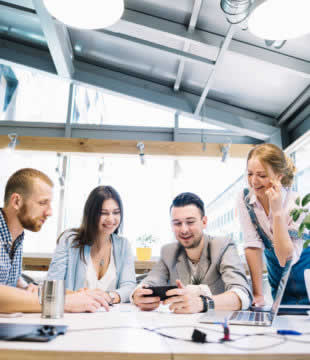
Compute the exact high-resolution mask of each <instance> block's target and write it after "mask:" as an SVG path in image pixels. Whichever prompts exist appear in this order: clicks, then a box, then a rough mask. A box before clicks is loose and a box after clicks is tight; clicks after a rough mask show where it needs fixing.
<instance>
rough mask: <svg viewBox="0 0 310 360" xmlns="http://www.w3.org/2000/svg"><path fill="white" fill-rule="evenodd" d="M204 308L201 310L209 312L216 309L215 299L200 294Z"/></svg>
mask: <svg viewBox="0 0 310 360" xmlns="http://www.w3.org/2000/svg"><path fill="white" fill-rule="evenodd" d="M200 297H201V300H202V304H203V308H202V311H201V312H207V311H212V310H214V300H213V299H212V298H210V297H209V296H204V295H200Z"/></svg>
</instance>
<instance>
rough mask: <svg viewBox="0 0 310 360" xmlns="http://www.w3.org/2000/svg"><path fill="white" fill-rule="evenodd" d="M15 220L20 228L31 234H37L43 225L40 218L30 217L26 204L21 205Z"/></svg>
mask: <svg viewBox="0 0 310 360" xmlns="http://www.w3.org/2000/svg"><path fill="white" fill-rule="evenodd" d="M17 218H18V220H19V222H20V223H21V225H22V227H23V228H24V229H26V230H30V231H33V232H38V231H40V230H41V228H42V225H43V223H42V222H41V219H42V217H39V216H37V217H34V218H33V217H31V216H30V215H29V211H28V207H27V205H26V204H23V205H22V207H21V208H20V210H19V212H18V213H17ZM44 220H45V219H44Z"/></svg>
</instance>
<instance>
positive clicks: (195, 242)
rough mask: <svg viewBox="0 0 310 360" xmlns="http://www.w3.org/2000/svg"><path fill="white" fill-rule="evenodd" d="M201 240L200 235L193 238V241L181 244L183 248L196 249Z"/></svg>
mask: <svg viewBox="0 0 310 360" xmlns="http://www.w3.org/2000/svg"><path fill="white" fill-rule="evenodd" d="M201 240H202V236H201V237H199V238H194V240H193V242H192V243H191V244H189V245H187V246H186V245H183V244H182V245H183V247H184V248H185V249H196V248H197V247H198V246H199V245H200V243H201Z"/></svg>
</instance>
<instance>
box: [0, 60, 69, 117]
mask: <svg viewBox="0 0 310 360" xmlns="http://www.w3.org/2000/svg"><path fill="white" fill-rule="evenodd" d="M4 68H6V69H11V72H12V73H13V74H14V77H16V79H17V87H16V90H15V89H14V94H13V97H12V99H11V103H10V106H9V107H8V108H7V109H6V113H3V114H2V115H1V112H0V120H16V121H30V122H53V123H55V122H57V123H65V122H66V117H67V110H68V94H69V83H68V82H67V81H65V80H62V79H61V78H59V77H55V76H46V75H43V74H41V73H39V72H38V71H30V70H26V69H23V68H20V67H10V68H8V67H6V66H4ZM12 76H13V75H12ZM12 76H11V78H12ZM1 79H2V80H1ZM5 79H6V78H5V77H4V76H2V77H1V76H0V80H1V84H0V103H1V93H2V91H1V87H4V85H5V84H4V83H3V81H5Z"/></svg>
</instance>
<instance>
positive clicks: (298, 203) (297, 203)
mask: <svg viewBox="0 0 310 360" xmlns="http://www.w3.org/2000/svg"><path fill="white" fill-rule="evenodd" d="M295 203H296V205H298V206H299V205H300V196H298V198H297V199H296V200H295Z"/></svg>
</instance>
